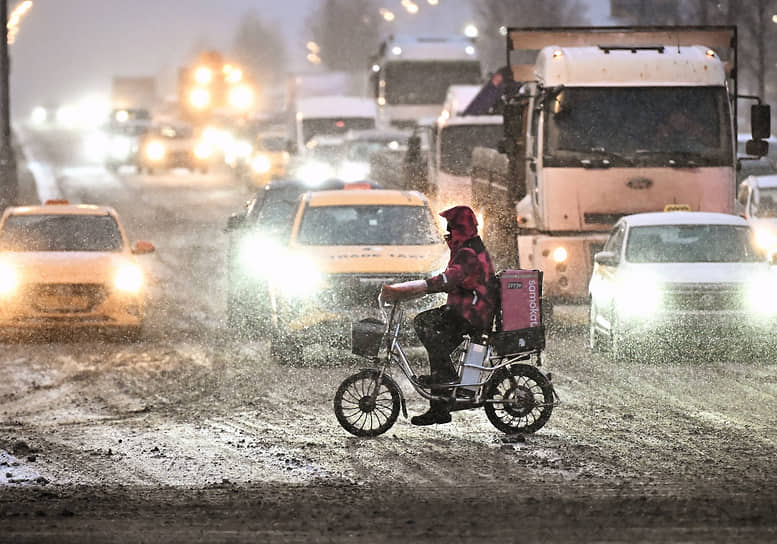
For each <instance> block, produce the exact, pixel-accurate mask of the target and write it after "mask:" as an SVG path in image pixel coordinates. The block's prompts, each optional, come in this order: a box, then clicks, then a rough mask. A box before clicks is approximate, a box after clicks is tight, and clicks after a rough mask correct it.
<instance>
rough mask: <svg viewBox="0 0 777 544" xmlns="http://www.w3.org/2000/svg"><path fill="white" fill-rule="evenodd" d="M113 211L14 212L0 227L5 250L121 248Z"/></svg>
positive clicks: (116, 249)
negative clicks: (68, 213)
mask: <svg viewBox="0 0 777 544" xmlns="http://www.w3.org/2000/svg"><path fill="white" fill-rule="evenodd" d="M123 245H124V244H123V241H122V237H121V232H120V231H119V226H118V225H117V224H116V220H115V219H114V218H113V217H111V216H110V215H75V214H73V215H56V214H52V215H11V216H9V217H8V219H7V220H6V222H5V225H4V226H3V230H2V231H0V250H2V251H121V249H122V247H123Z"/></svg>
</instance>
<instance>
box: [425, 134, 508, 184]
mask: <svg viewBox="0 0 777 544" xmlns="http://www.w3.org/2000/svg"><path fill="white" fill-rule="evenodd" d="M502 135H503V129H502V125H501V124H498V125H496V124H493V125H491V124H489V125H447V126H445V127H443V129H442V131H441V135H440V170H442V171H443V172H446V173H448V174H451V175H454V176H467V175H469V173H470V167H471V166H472V150H473V149H475V147H491V148H496V147H497V144H499V140H500V139H501V138H502Z"/></svg>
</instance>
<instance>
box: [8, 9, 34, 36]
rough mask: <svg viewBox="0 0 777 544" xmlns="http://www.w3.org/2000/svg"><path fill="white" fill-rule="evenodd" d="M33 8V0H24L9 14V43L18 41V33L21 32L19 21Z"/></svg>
mask: <svg viewBox="0 0 777 544" xmlns="http://www.w3.org/2000/svg"><path fill="white" fill-rule="evenodd" d="M31 9H32V0H24V2H22V3H21V4H18V5H17V6H16V7H15V8H14V10H13V11H12V12H11V14H10V15H9V16H8V22H7V24H6V28H7V29H8V43H14V42H15V41H16V35H17V34H18V33H19V23H20V22H21V20H22V17H24V16H25V15H26V14H27V12H28V11H30V10H31Z"/></svg>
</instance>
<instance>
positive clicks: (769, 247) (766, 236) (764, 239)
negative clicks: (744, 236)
mask: <svg viewBox="0 0 777 544" xmlns="http://www.w3.org/2000/svg"><path fill="white" fill-rule="evenodd" d="M753 236H754V238H755V243H756V244H757V245H758V247H760V248H761V249H762V250H764V251H765V252H766V253H771V252H773V251H774V250H775V249H777V234H775V232H774V231H773V230H772V229H770V228H768V227H763V226H760V227H756V228H755V230H754V231H753Z"/></svg>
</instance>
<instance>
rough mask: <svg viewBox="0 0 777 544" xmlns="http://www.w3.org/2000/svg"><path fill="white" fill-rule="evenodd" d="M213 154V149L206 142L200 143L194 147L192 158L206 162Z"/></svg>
mask: <svg viewBox="0 0 777 544" xmlns="http://www.w3.org/2000/svg"><path fill="white" fill-rule="evenodd" d="M211 153H213V148H212V147H211V145H210V144H209V143H207V142H200V143H198V144H197V145H196V146H194V156H195V157H197V158H198V159H200V160H203V161H204V160H206V159H208V158H209V157H210V155H211Z"/></svg>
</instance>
